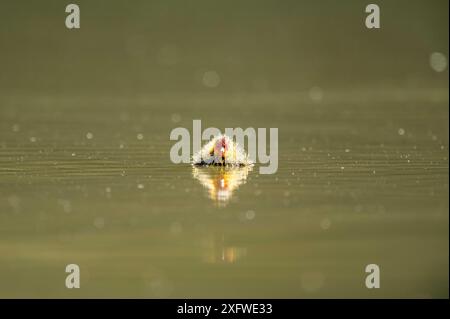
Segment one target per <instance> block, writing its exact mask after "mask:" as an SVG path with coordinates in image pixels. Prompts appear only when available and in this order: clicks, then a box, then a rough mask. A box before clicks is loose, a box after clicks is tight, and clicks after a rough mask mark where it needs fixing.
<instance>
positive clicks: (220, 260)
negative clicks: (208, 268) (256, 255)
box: [204, 235, 247, 264]
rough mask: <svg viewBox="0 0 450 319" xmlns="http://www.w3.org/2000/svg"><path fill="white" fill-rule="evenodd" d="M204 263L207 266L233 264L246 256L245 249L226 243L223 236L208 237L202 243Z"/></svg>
mask: <svg viewBox="0 0 450 319" xmlns="http://www.w3.org/2000/svg"><path fill="white" fill-rule="evenodd" d="M204 244H205V246H204V261H205V262H206V263H209V264H234V263H236V262H237V261H239V260H240V259H241V258H243V257H245V256H246V255H247V248H246V247H242V246H235V245H233V244H231V243H228V242H227V240H226V239H225V236H224V235H222V237H221V238H218V237H217V236H210V237H208V238H207V240H205V242H204Z"/></svg>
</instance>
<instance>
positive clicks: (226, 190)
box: [192, 166, 252, 207]
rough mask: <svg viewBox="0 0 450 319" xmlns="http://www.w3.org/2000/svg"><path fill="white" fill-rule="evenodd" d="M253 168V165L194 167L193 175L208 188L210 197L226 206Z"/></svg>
mask: <svg viewBox="0 0 450 319" xmlns="http://www.w3.org/2000/svg"><path fill="white" fill-rule="evenodd" d="M251 170H252V167H251V166H246V167H235V168H231V167H193V168H192V176H193V177H194V178H195V179H197V180H198V181H199V182H200V184H202V185H203V187H205V188H206V189H207V190H208V195H209V198H210V199H212V200H213V201H214V202H215V203H216V204H217V206H219V207H224V206H226V205H227V203H228V202H229V201H230V199H231V197H232V196H233V193H234V191H235V190H236V189H238V188H239V186H241V185H242V184H245V183H246V181H247V176H248V174H249V172H250V171H251Z"/></svg>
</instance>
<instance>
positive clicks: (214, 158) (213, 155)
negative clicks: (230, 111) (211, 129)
mask: <svg viewBox="0 0 450 319" xmlns="http://www.w3.org/2000/svg"><path fill="white" fill-rule="evenodd" d="M192 164H193V165H196V166H208V165H214V166H232V167H238V166H249V165H253V162H252V161H251V160H249V158H248V156H247V154H246V153H245V151H244V150H243V149H242V148H241V147H240V146H239V145H238V144H237V143H235V142H234V141H233V140H232V139H231V138H229V137H228V136H226V135H218V136H216V137H214V138H213V139H212V140H211V141H209V142H208V143H207V144H206V145H205V146H203V148H202V149H201V150H200V151H199V152H197V153H196V154H194V156H193V157H192Z"/></svg>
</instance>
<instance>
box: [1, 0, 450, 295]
mask: <svg viewBox="0 0 450 319" xmlns="http://www.w3.org/2000/svg"><path fill="white" fill-rule="evenodd" d="M75 3H76V4H78V5H79V7H80V11H81V28H80V29H72V30H69V29H67V28H66V27H65V18H66V16H67V13H65V6H66V5H67V4H69V2H67V3H65V2H61V1H50V0H45V1H39V2H24V1H6V0H4V1H1V2H0V49H1V50H0V297H4V298H10V297H62V298H70V297H139V298H160V297H181V298H190V297H191V298H192V297H235V298H238V297H256V298H257V297H285V298H316V297H328V298H345V297H354V298H355V297H364V298H382V297H388V298H392V297H407V298H412V297H415V298H417V297H419V298H443V297H446V298H448V251H449V246H448V240H449V237H448V236H449V235H448V234H449V233H448V133H449V131H448V85H449V84H448V36H449V34H448V30H449V29H448V11H449V10H448V9H449V8H448V1H445V0H442V1H439V0H434V1H376V3H377V4H378V5H379V7H380V10H381V28H380V29H371V30H369V29H367V28H366V27H365V23H364V21H365V18H366V16H367V13H365V7H366V5H367V4H369V3H370V2H367V3H366V2H364V1H359V0H358V1H356V0H355V1H350V0H349V1H340V2H339V3H338V2H336V1H331V0H323V1H320V2H319V1H312V0H310V1H309V0H308V1H290V0H286V1H261V0H260V1H250V0H249V1H189V2H187V1H133V2H132V3H130V2H126V1H111V0H110V1H82V0H79V1H76V2H75ZM193 119H201V120H202V125H203V128H206V127H209V126H214V127H218V128H220V129H222V130H223V129H224V128H225V127H242V128H247V127H254V128H257V127H266V128H269V127H277V128H278V129H279V170H278V172H277V173H276V174H274V175H259V174H258V167H256V168H255V169H254V170H253V171H241V172H221V171H214V170H201V171H193V170H192V168H191V167H190V165H183V164H180V165H175V164H173V163H171V162H170V159H169V150H170V147H171V146H172V145H173V142H172V141H170V140H169V134H170V131H171V130H172V129H173V128H175V127H179V126H181V127H186V128H188V129H189V130H192V129H191V127H192V120H193ZM221 180H227V181H228V183H227V186H226V187H225V189H224V187H223V186H221V183H220V181H221ZM219 194H220V196H219ZM224 194H225V195H224ZM69 263H76V264H78V265H79V266H80V269H81V288H80V289H72V290H69V289H67V288H65V286H64V282H65V277H66V275H67V274H66V273H65V272H64V270H65V266H66V265H67V264H69ZM372 263H375V264H378V265H379V266H380V269H381V288H380V289H372V290H369V289H367V288H366V287H365V285H364V282H365V276H366V273H365V272H364V269H365V266H366V265H367V264H372Z"/></svg>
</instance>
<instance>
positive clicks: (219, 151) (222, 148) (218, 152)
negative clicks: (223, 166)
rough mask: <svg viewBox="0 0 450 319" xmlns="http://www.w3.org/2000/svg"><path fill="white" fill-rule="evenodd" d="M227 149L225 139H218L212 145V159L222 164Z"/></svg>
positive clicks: (227, 143)
mask: <svg viewBox="0 0 450 319" xmlns="http://www.w3.org/2000/svg"><path fill="white" fill-rule="evenodd" d="M228 148H229V142H228V140H227V139H226V138H225V137H222V138H220V139H218V140H217V141H216V144H215V145H214V157H215V158H216V159H217V160H219V161H221V162H223V163H224V162H225V159H226V154H227V151H228Z"/></svg>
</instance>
